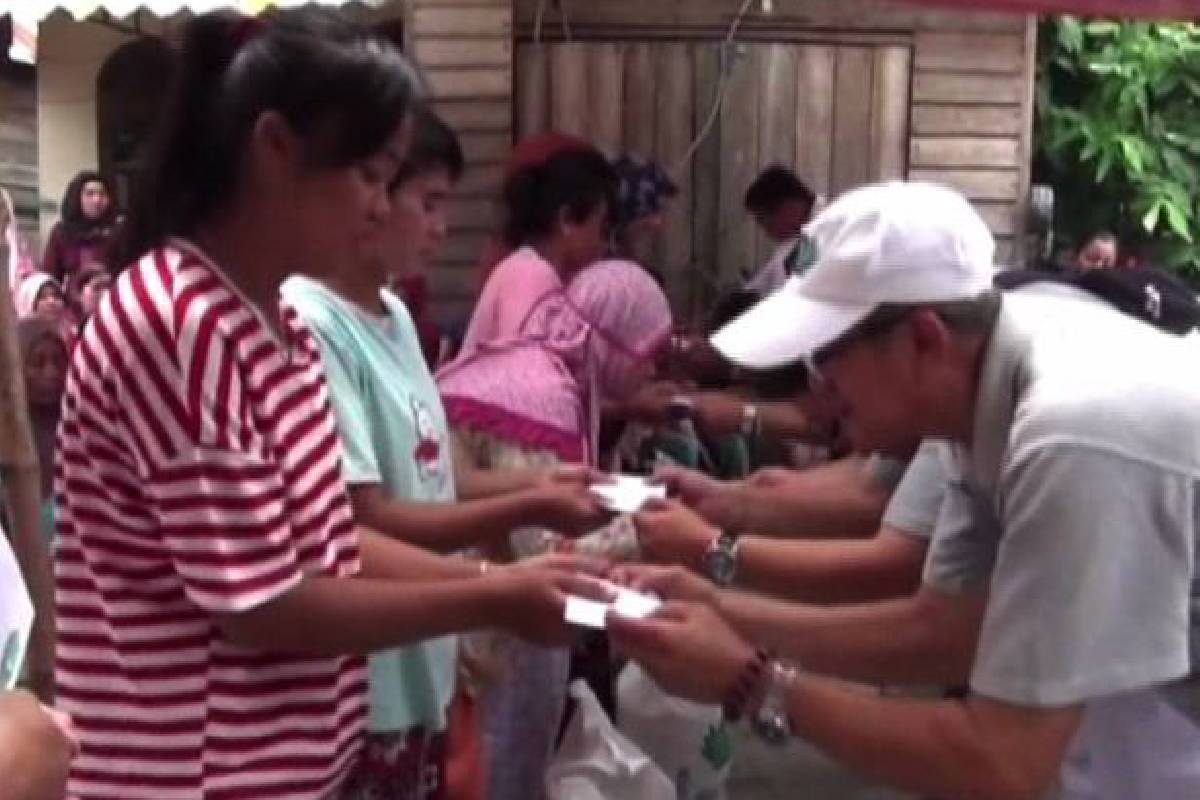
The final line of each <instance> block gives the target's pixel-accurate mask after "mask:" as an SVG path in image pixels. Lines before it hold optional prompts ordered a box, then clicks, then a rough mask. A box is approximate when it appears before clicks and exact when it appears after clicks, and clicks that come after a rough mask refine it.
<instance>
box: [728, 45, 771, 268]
mask: <svg viewBox="0 0 1200 800" xmlns="http://www.w3.org/2000/svg"><path fill="white" fill-rule="evenodd" d="M738 51H739V55H738V59H737V62H736V63H735V64H734V66H733V74H732V75H731V77H730V78H729V85H728V90H727V92H726V95H725V107H724V110H723V111H724V113H722V114H721V144H722V147H721V174H720V179H719V180H720V185H721V189H720V194H719V201H720V217H719V224H718V230H719V233H718V236H719V237H720V238H719V240H718V258H719V263H720V265H721V272H722V278H723V279H725V280H727V281H731V282H732V281H733V280H736V279H737V278H738V277H739V276H741V275H744V274H746V273H748V272H751V271H753V270H754V269H756V268H757V266H758V264H757V263H756V261H755V252H754V237H755V230H754V226H753V225H751V224H748V222H749V220H748V219H747V217H746V212H745V210H744V209H743V208H742V197H743V195H744V193H745V191H746V187H747V186H749V185H750V183H751V182H752V181H753V180H754V178H755V175H756V174H757V170H758V130H757V129H758V98H759V86H760V83H761V81H760V76H761V74H762V73H761V70H762V67H763V59H762V56H761V53H762V50H761V48H752V47H749V46H741V47H739V48H738Z"/></svg>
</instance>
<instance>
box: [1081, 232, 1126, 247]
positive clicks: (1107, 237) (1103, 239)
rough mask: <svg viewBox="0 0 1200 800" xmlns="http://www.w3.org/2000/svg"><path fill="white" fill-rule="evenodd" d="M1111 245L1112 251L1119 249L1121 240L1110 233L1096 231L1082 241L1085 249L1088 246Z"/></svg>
mask: <svg viewBox="0 0 1200 800" xmlns="http://www.w3.org/2000/svg"><path fill="white" fill-rule="evenodd" d="M1093 243H1096V244H1111V245H1112V246H1113V249H1114V250H1118V249H1120V247H1121V240H1120V239H1118V238H1117V235H1116V234H1115V233H1113V232H1112V231H1096V232H1095V233H1093V234H1092V235H1091V236H1089V237H1087V238H1086V239H1084V240H1083V246H1084V247H1087V246H1088V245H1090V244H1093Z"/></svg>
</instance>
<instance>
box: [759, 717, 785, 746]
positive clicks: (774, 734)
mask: <svg viewBox="0 0 1200 800" xmlns="http://www.w3.org/2000/svg"><path fill="white" fill-rule="evenodd" d="M754 731H755V733H757V734H758V735H759V736H760V737H762V739H763V741H765V742H767V743H768V744H783V743H784V742H786V741H787V740H788V738H789V733H790V732H789V730H788V720H787V717H786V716H785V715H784V714H781V713H779V712H777V711H768V710H763V711H761V712H759V715H758V716H757V717H756V718H755V719H754Z"/></svg>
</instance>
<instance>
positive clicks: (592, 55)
mask: <svg viewBox="0 0 1200 800" xmlns="http://www.w3.org/2000/svg"><path fill="white" fill-rule="evenodd" d="M587 70H588V97H589V104H590V107H589V109H588V117H589V120H588V134H589V136H590V137H591V141H592V143H593V144H595V145H596V146H597V147H599V148H600V149H601V150H602V151H604V152H605V153H608V154H609V155H610V156H611V155H616V154H617V153H619V152H620V150H621V143H622V138H623V137H622V136H621V122H622V120H623V118H624V117H623V111H622V99H623V97H624V90H625V52H624V45H622V44H620V43H618V42H601V43H598V44H591V45H588V67H587Z"/></svg>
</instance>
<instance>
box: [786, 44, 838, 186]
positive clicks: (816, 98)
mask: <svg viewBox="0 0 1200 800" xmlns="http://www.w3.org/2000/svg"><path fill="white" fill-rule="evenodd" d="M836 59H837V51H836V50H835V49H834V48H832V47H821V46H804V47H801V48H800V51H799V53H798V63H797V73H796V125H797V131H796V161H795V164H796V172H797V173H798V174H799V175H800V177H801V178H802V179H804V181H805V182H806V183H808V185H809V186H811V187H812V189H813V191H814V192H816V193H817V194H819V195H824V196H826V197H828V196H830V186H831V184H830V179H831V178H832V176H833V80H834V73H835V70H836V64H837V60H836Z"/></svg>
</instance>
